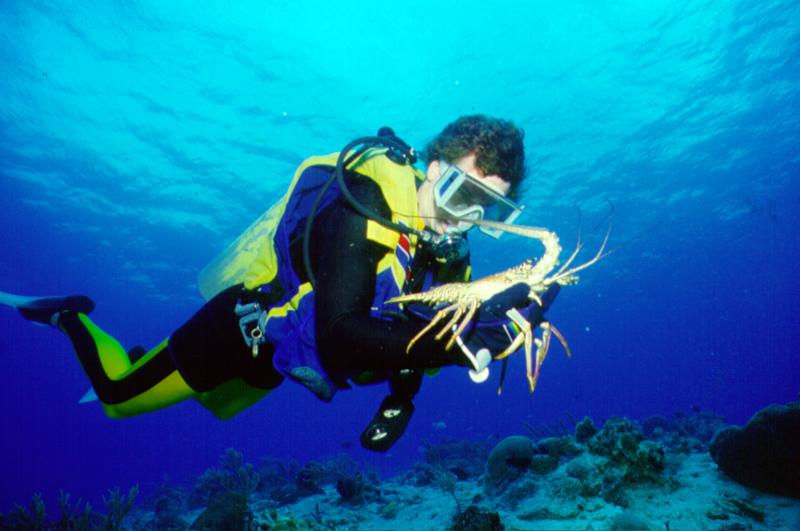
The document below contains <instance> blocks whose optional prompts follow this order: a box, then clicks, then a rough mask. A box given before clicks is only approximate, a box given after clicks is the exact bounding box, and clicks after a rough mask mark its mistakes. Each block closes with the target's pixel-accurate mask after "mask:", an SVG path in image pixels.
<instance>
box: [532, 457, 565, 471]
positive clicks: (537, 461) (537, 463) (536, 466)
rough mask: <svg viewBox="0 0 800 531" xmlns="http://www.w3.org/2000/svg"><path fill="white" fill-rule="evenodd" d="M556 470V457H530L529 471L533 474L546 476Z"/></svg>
mask: <svg viewBox="0 0 800 531" xmlns="http://www.w3.org/2000/svg"><path fill="white" fill-rule="evenodd" d="M557 468H558V457H556V456H553V455H547V454H544V455H541V454H537V455H534V456H533V457H531V464H530V469H531V472H533V473H534V474H539V475H541V476H544V475H547V474H549V473H550V472H553V471H554V470H556V469H557Z"/></svg>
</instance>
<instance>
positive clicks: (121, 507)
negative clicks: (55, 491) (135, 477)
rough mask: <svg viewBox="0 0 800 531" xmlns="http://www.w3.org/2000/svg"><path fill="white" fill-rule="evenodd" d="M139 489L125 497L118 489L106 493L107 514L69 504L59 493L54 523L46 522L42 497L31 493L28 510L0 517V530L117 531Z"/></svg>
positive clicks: (63, 494)
mask: <svg viewBox="0 0 800 531" xmlns="http://www.w3.org/2000/svg"><path fill="white" fill-rule="evenodd" d="M138 494H139V487H138V486H133V487H131V489H130V490H129V491H128V493H127V494H122V493H121V492H120V490H119V488H118V487H116V488H114V489H111V490H110V491H108V494H107V495H105V496H103V503H104V504H105V506H106V513H105V514H104V513H99V512H95V511H93V510H92V506H91V505H89V504H88V503H86V504H84V503H83V502H82V501H81V500H77V501H76V502H74V503H73V502H71V501H70V495H69V494H65V493H64V492H61V493H60V494H59V499H58V503H59V508H60V512H61V514H60V516H59V517H58V518H57V519H56V520H49V519H48V517H47V508H46V507H45V503H44V501H43V500H42V496H41V494H38V493H37V494H34V495H33V498H32V499H31V503H30V506H29V507H23V506H21V505H17V506H16V507H15V509H14V510H13V511H12V512H11V513H9V514H8V515H0V529H8V530H20V531H40V530H41V531H43V530H49V529H59V530H61V529H64V530H74V531H84V530H86V531H89V530H92V529H103V530H104V531H117V530H121V529H123V528H124V527H123V525H124V523H125V519H126V518H127V516H128V514H129V513H130V512H131V509H133V505H134V503H135V501H136V497H137V496H138Z"/></svg>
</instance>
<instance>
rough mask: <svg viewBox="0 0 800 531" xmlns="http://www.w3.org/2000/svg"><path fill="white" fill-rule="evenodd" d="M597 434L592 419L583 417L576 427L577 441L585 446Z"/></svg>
mask: <svg viewBox="0 0 800 531" xmlns="http://www.w3.org/2000/svg"><path fill="white" fill-rule="evenodd" d="M596 433H597V426H595V425H594V422H593V421H592V419H591V417H583V420H581V421H580V422H579V423H578V424H576V425H575V440H576V441H578V442H579V443H581V444H583V443H585V442H586V441H588V440H589V439H591V438H592V437H594V435H595V434H596Z"/></svg>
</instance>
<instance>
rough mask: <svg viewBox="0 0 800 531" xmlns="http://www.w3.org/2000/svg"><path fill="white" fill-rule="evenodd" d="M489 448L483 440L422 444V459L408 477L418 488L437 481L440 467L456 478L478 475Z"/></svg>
mask: <svg viewBox="0 0 800 531" xmlns="http://www.w3.org/2000/svg"><path fill="white" fill-rule="evenodd" d="M489 449H490V448H489V445H488V443H486V442H485V441H464V440H448V441H443V442H441V443H438V444H435V445H434V444H430V443H425V445H424V453H423V456H424V458H423V462H421V463H416V464H415V465H414V469H413V470H412V471H411V473H410V474H408V475H407V478H408V480H409V481H410V482H411V483H412V484H414V485H416V486H420V487H421V486H426V485H432V484H434V483H436V481H437V480H438V476H439V475H440V474H441V470H442V469H444V470H446V471H447V472H449V473H451V474H453V475H455V477H456V478H457V479H458V481H465V480H468V479H472V478H477V477H479V476H480V475H481V474H483V473H484V468H485V466H484V464H485V463H486V459H487V457H488V455H489Z"/></svg>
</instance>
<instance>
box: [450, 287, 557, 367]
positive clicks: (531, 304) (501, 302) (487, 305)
mask: <svg viewBox="0 0 800 531" xmlns="http://www.w3.org/2000/svg"><path fill="white" fill-rule="evenodd" d="M559 291H560V286H559V285H558V284H551V285H550V286H549V287H548V289H547V291H545V292H544V293H543V294H542V296H541V297H540V299H541V301H542V305H541V306H540V305H539V303H538V302H536V301H532V300H531V299H530V298H529V297H528V295H529V293H530V288H529V287H528V286H527V285H526V284H523V283H519V284H515V285H513V286H511V287H510V288H508V289H506V290H505V291H502V292H500V293H498V294H497V295H495V296H494V297H492V298H490V299H489V300H487V301H486V302H484V303H483V304H482V305H481V307H480V310H479V314H478V319H477V320H476V322H475V324H474V325H473V326H472V327H471V329H469V330H468V331H466V332H464V334H463V336H464V340H463V341H462V343H463V345H464V346H466V347H467V349H468V350H469V351H470V352H471V353H472V354H473V355H475V357H476V358H477V357H479V356H477V353H478V352H479V351H480V350H482V349H486V350H488V351H489V353H490V354H491V355H492V357H494V356H496V355H497V354H500V353H501V352H503V351H504V350H505V349H506V348H507V347H508V346H509V345H510V344H511V342H512V341H513V340H514V338H515V337H516V334H517V333H518V331H517V330H516V326H515V325H512V321H511V319H510V318H509V317H508V315H507V314H506V312H507V311H508V310H510V309H512V308H516V309H517V311H518V312H519V313H520V314H522V316H523V317H525V319H526V320H527V321H528V322H529V323H530V324H531V328H536V327H537V326H539V324H541V323H542V321H544V313H545V312H546V311H547V310H548V309H549V308H550V305H551V304H552V303H553V301H554V300H555V298H556V296H557V295H558V293H559ZM460 346H461V345H460ZM464 346H462V351H463V350H465V349H464ZM464 354H466V355H467V357H469V354H467V352H466V351H465V352H464Z"/></svg>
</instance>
